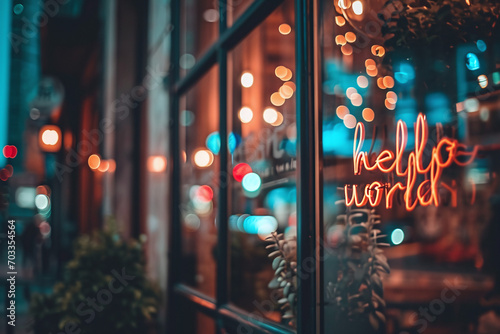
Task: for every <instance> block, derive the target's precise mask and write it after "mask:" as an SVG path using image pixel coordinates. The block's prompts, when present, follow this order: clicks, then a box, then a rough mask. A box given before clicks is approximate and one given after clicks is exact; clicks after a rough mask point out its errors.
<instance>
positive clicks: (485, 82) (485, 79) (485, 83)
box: [477, 74, 488, 88]
mask: <svg viewBox="0 0 500 334" xmlns="http://www.w3.org/2000/svg"><path fill="white" fill-rule="evenodd" d="M477 82H478V83H479V86H480V87H481V88H486V87H487V86H488V77H487V76H486V75H484V74H481V75H480V76H478V77H477Z"/></svg>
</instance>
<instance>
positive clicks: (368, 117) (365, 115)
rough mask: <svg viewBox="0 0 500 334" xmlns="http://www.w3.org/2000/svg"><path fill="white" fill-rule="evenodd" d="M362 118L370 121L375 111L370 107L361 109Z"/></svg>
mask: <svg viewBox="0 0 500 334" xmlns="http://www.w3.org/2000/svg"><path fill="white" fill-rule="evenodd" d="M363 119H364V120H365V121H367V122H371V121H373V120H374V119H375V113H374V112H373V110H372V109H371V108H365V109H363Z"/></svg>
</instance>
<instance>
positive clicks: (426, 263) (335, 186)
mask: <svg viewBox="0 0 500 334" xmlns="http://www.w3.org/2000/svg"><path fill="white" fill-rule="evenodd" d="M384 4H386V5H385V6H384ZM498 10H499V4H498V3H497V2H495V1H477V2H473V1H470V2H469V1H458V0H457V1H407V0H404V1H394V2H392V1H390V2H387V3H386V1H379V0H356V1H348V0H335V1H334V2H332V1H322V4H321V9H320V11H319V12H320V13H321V15H322V17H321V22H322V23H321V29H322V31H323V34H322V36H321V37H320V43H319V45H321V47H320V53H321V59H322V68H323V71H322V90H321V92H319V93H320V94H321V99H322V106H321V109H320V112H321V115H320V116H321V117H322V119H323V129H322V138H323V153H324V163H323V175H322V177H323V180H324V185H323V186H324V203H323V211H324V231H325V234H324V244H325V253H326V256H325V261H324V262H323V264H324V281H325V286H324V289H325V301H326V305H325V306H324V314H325V332H326V333H422V332H424V331H425V333H490V332H491V333H493V332H497V331H499V328H500V327H499V325H498V324H499V323H500V316H499V315H498V314H497V313H495V312H494V311H493V310H497V307H498V305H499V304H498V297H499V293H498V291H499V288H500V286H499V285H498V284H499V282H500V281H499V279H498V278H499V277H500V275H499V273H500V270H499V268H500V266H499V262H498V242H497V241H496V240H497V239H498V235H497V233H498V217H499V215H500V202H499V201H498V195H499V193H500V189H499V184H500V183H499V182H498V175H499V171H500V168H499V166H500V165H499V163H498V162H499V161H498V157H499V153H500V152H499V149H500V145H499V144H500V126H499V124H500V122H499V119H500V110H499V105H500V94H499V89H500V86H499V84H500V72H499V70H498V68H499V67H500V66H499V65H500V38H499V37H500V36H499V28H498V15H499V14H498V13H499V11H498ZM381 18H384V21H383V20H381ZM336 203H337V204H336ZM372 209H374V210H375V211H374V212H373V211H371V210H372ZM377 215H378V216H377ZM381 235H382V236H381ZM383 235H386V236H383ZM383 243H387V244H388V247H385V246H384V245H382V244H383ZM494 254H495V255H494ZM389 266H390V273H389V272H388V267H389Z"/></svg>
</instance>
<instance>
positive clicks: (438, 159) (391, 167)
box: [344, 114, 478, 211]
mask: <svg viewBox="0 0 500 334" xmlns="http://www.w3.org/2000/svg"><path fill="white" fill-rule="evenodd" d="M365 134H366V131H365V126H364V124H363V123H361V122H358V124H357V125H356V129H355V132H354V146H353V162H354V175H360V174H361V171H362V169H363V168H364V169H365V170H368V171H373V170H379V171H381V172H383V173H393V172H394V173H395V174H396V175H397V176H399V177H405V178H406V182H405V184H403V183H402V182H397V183H395V184H393V185H391V184H387V183H385V184H384V183H382V182H379V181H375V182H372V183H371V184H367V185H365V186H364V191H363V192H362V194H359V193H358V186H357V185H352V186H350V185H345V186H344V194H345V203H346V205H347V206H352V205H356V206H358V207H360V206H365V205H367V204H368V203H369V204H370V205H371V206H372V207H375V206H378V205H380V203H381V202H382V195H383V194H384V193H385V206H386V208H388V209H389V208H391V207H392V203H393V199H394V195H395V194H396V192H397V191H398V190H399V191H400V192H403V198H404V202H405V206H406V209H407V210H408V211H412V210H413V209H415V207H416V206H417V204H420V205H422V206H428V205H431V204H434V205H435V206H439V203H440V196H439V187H440V186H442V187H444V188H445V189H447V190H448V191H449V192H450V194H451V205H452V206H456V205H457V188H456V181H455V180H453V181H452V182H451V184H447V183H445V182H443V181H440V178H441V175H442V173H443V170H444V169H445V168H447V167H449V166H451V165H452V164H453V163H455V164H457V165H458V166H466V165H469V164H470V163H472V162H473V161H474V159H475V157H476V155H477V151H478V146H474V148H473V149H472V151H468V150H467V146H466V145H464V144H461V143H459V142H458V141H457V140H456V139H451V138H447V137H444V138H442V139H441V140H440V141H439V142H438V143H437V145H436V146H434V147H433V148H432V154H431V159H430V161H429V163H428V164H427V166H425V165H424V162H423V159H422V157H423V154H424V149H425V147H426V145H427V139H428V136H429V127H428V125H427V120H426V118H425V116H424V115H423V114H419V115H418V117H417V122H416V123H415V150H414V151H412V152H410V154H409V156H408V159H407V164H406V168H405V167H404V166H403V154H404V151H405V148H406V144H407V143H408V128H407V126H406V124H405V122H403V121H401V120H399V121H398V123H397V128H396V151H395V152H393V151H390V150H383V151H382V152H380V153H379V154H378V156H377V157H376V158H375V160H373V159H371V162H370V158H369V156H368V152H362V151H361V148H362V147H363V143H364V141H365ZM419 174H421V175H428V177H426V180H424V181H423V182H421V183H420V184H418V185H417V184H416V183H417V175H419ZM415 189H416V192H414V190H415ZM415 195H416V196H415Z"/></svg>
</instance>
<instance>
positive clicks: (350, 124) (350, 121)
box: [344, 114, 356, 129]
mask: <svg viewBox="0 0 500 334" xmlns="http://www.w3.org/2000/svg"><path fill="white" fill-rule="evenodd" d="M344 125H345V127H346V128H348V129H354V127H355V126H356V117H354V116H353V115H351V114H348V115H345V116H344Z"/></svg>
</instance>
